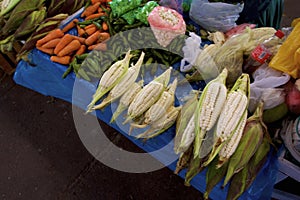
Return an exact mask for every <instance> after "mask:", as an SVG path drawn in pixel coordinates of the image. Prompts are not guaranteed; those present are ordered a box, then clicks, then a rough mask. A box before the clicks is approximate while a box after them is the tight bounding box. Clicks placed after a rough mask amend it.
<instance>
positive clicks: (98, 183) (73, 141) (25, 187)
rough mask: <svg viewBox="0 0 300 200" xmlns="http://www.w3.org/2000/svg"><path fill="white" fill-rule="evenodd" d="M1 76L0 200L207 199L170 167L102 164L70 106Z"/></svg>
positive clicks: (290, 14)
mask: <svg viewBox="0 0 300 200" xmlns="http://www.w3.org/2000/svg"><path fill="white" fill-rule="evenodd" d="M285 5H286V6H285V12H284V16H283V22H282V24H283V26H288V25H289V24H290V22H291V20H292V19H293V18H294V17H300V16H299V13H300V12H299V11H300V6H299V2H296V0H285ZM297 12H298V14H297ZM1 77H2V78H1ZM0 78H1V79H0V122H1V124H0V126H1V127H0V162H1V164H0V199H3V200H5V199H7V200H11V199H26V200H27V199H32V200H36V199H43V200H47V199H51V200H52V199H101V200H102V199H103V200H104V199H109V200H110V199H114V200H115V199H120V200H127V199H128V200H133V199H136V200H141V199H145V200H147V199H149V200H150V199H164V200H168V199H170V200H171V199H187V200H189V199H191V200H193V199H201V198H202V194H201V193H200V192H199V191H197V190H196V189H194V188H193V187H186V186H184V184H183V179H181V178H180V177H179V176H177V175H174V174H173V172H172V171H170V170H169V169H168V168H163V169H161V170H158V171H155V172H151V173H144V174H131V173H124V172H119V171H116V170H114V169H111V168H109V167H107V166H105V165H103V164H102V163H100V162H99V161H97V160H95V159H94V158H93V157H92V156H91V155H90V154H89V152H87V150H86V149H85V147H84V146H83V144H82V143H81V141H80V139H79V137H78V134H77V132H76V130H75V126H74V122H73V118H72V106H71V104H70V103H67V102H65V101H62V100H59V99H55V98H52V97H48V96H43V95H41V94H39V93H36V92H34V91H32V90H29V89H26V88H24V87H22V86H19V85H16V84H15V83H14V82H13V80H12V77H10V76H5V75H4V74H3V72H2V71H1V70H0ZM102 128H103V129H104V130H105V131H106V132H107V133H109V134H108V135H109V137H110V139H111V140H112V141H113V142H114V143H115V144H116V145H118V146H120V147H122V148H124V149H128V150H131V151H134V152H140V151H141V150H140V149H139V148H138V147H136V146H135V145H134V144H133V143H132V142H130V141H129V140H127V139H126V138H125V137H124V136H122V135H120V134H119V133H117V132H116V131H114V130H113V129H111V128H110V127H108V126H106V125H105V124H102Z"/></svg>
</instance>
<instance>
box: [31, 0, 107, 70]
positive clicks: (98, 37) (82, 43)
mask: <svg viewBox="0 0 300 200" xmlns="http://www.w3.org/2000/svg"><path fill="white" fill-rule="evenodd" d="M110 1H111V0H91V4H90V5H89V6H87V7H86V8H85V9H84V11H83V12H82V14H81V17H82V18H84V21H81V22H80V21H79V20H78V19H74V20H72V21H71V22H69V23H68V24H66V25H65V26H64V27H63V28H62V29H55V30H53V31H51V32H49V33H48V34H47V35H46V36H45V37H43V38H42V39H40V40H38V41H37V43H36V48H37V49H39V50H40V51H42V52H44V53H47V54H49V55H51V57H50V60H51V61H53V62H57V63H60V64H63V65H69V64H70V63H71V62H72V60H73V59H74V58H75V56H76V55H82V54H84V53H85V52H87V51H88V50H89V51H91V50H94V49H97V50H106V49H107V47H106V43H105V41H107V40H108V39H109V38H110V34H109V32H108V25H107V23H106V22H105V20H103V18H104V17H107V15H108V12H109V10H110V7H109V4H108V2H110ZM75 27H76V28H77V32H78V35H77V36H75V35H71V34H68V33H67V32H68V31H69V30H71V29H72V28H75Z"/></svg>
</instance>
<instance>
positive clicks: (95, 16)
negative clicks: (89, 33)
mask: <svg viewBox="0 0 300 200" xmlns="http://www.w3.org/2000/svg"><path fill="white" fill-rule="evenodd" d="M104 15H106V13H105V12H101V13H96V14H91V15H89V16H87V17H86V18H85V20H90V19H96V18H98V17H101V16H104Z"/></svg>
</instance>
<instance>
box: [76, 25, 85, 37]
mask: <svg viewBox="0 0 300 200" xmlns="http://www.w3.org/2000/svg"><path fill="white" fill-rule="evenodd" d="M77 32H78V35H79V36H83V35H84V34H85V31H84V29H83V28H81V27H80V26H79V25H77Z"/></svg>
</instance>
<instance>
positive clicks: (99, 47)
mask: <svg viewBox="0 0 300 200" xmlns="http://www.w3.org/2000/svg"><path fill="white" fill-rule="evenodd" d="M88 50H90V51H92V50H100V51H105V50H107V45H106V43H98V44H93V45H91V46H89V47H88Z"/></svg>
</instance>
